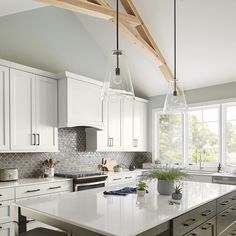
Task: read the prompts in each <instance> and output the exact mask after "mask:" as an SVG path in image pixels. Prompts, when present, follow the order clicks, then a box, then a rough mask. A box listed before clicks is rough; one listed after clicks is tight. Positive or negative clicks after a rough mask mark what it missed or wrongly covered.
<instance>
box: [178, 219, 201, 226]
mask: <svg viewBox="0 0 236 236" xmlns="http://www.w3.org/2000/svg"><path fill="white" fill-rule="evenodd" d="M196 221H197V220H196V219H194V218H193V219H189V220H186V221H184V222H183V223H182V224H183V226H190V225H192V224H194V223H195V222H196Z"/></svg>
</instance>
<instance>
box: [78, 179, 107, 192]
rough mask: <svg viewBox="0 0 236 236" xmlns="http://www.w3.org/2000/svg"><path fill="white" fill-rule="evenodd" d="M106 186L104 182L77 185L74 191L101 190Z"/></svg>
mask: <svg viewBox="0 0 236 236" xmlns="http://www.w3.org/2000/svg"><path fill="white" fill-rule="evenodd" d="M105 186H106V181H104V180H103V181H97V182H92V183H77V184H75V186H74V191H75V192H76V191H82V190H88V189H93V188H102V187H105Z"/></svg>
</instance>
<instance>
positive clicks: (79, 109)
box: [58, 72, 104, 129]
mask: <svg viewBox="0 0 236 236" xmlns="http://www.w3.org/2000/svg"><path fill="white" fill-rule="evenodd" d="M101 89H102V83H101V82H99V81H96V80H93V79H90V78H87V77H84V76H81V75H76V74H73V73H69V72H65V73H64V74H63V75H59V82H58V102H59V127H60V128H63V127H74V126H88V127H95V128H98V129H103V126H104V123H103V104H102V101H101Z"/></svg>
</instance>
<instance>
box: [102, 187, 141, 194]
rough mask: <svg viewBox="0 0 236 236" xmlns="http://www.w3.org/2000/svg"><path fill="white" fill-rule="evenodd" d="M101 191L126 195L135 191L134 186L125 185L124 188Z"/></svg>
mask: <svg viewBox="0 0 236 236" xmlns="http://www.w3.org/2000/svg"><path fill="white" fill-rule="evenodd" d="M103 193H104V195H118V196H126V195H127V194H130V193H136V188H129V187H125V188H122V189H119V190H114V191H104V192H103Z"/></svg>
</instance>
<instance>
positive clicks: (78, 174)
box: [55, 171, 106, 179]
mask: <svg viewBox="0 0 236 236" xmlns="http://www.w3.org/2000/svg"><path fill="white" fill-rule="evenodd" d="M104 175H106V172H103V171H72V172H70V173H67V172H59V173H55V176H58V177H64V178H73V179H78V178H86V177H95V176H104Z"/></svg>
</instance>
